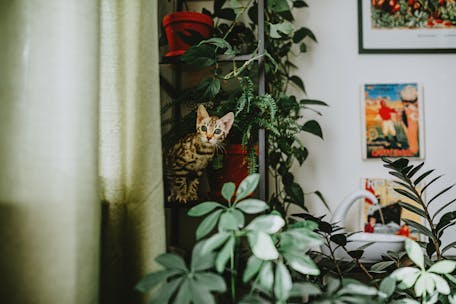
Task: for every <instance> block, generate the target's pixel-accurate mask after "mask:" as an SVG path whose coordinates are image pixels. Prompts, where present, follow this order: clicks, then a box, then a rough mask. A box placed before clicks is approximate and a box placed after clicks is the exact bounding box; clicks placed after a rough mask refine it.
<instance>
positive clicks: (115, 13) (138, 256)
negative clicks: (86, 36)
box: [99, 0, 165, 303]
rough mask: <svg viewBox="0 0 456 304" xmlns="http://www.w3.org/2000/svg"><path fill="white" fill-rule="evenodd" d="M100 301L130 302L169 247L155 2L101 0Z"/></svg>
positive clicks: (146, 0) (147, 0)
mask: <svg viewBox="0 0 456 304" xmlns="http://www.w3.org/2000/svg"><path fill="white" fill-rule="evenodd" d="M100 24H101V29H100V32H101V50H100V53H101V57H100V58H101V61H100V126H99V129H100V149H99V154H100V165H99V168H100V175H101V185H102V187H101V191H102V192H101V194H102V198H103V201H104V208H103V229H102V240H103V242H102V260H101V261H102V268H101V269H102V273H101V287H102V301H103V302H106V303H127V302H130V303H131V301H132V299H133V297H135V295H134V291H133V286H134V284H135V282H136V281H137V280H138V279H139V278H140V277H141V276H142V275H143V274H144V272H145V271H146V270H151V269H152V268H153V264H152V263H153V258H154V257H155V256H156V255H158V254H159V253H162V252H164V250H165V239H164V236H165V232H164V230H165V222H164V211H163V190H162V186H163V185H162V170H161V168H162V167H161V166H162V160H161V145H160V142H161V135H160V108H159V105H160V102H159V89H160V88H159V78H158V37H157V35H158V31H157V2H156V1H150V0H141V1H139V0H138V1H112V0H101V23H100Z"/></svg>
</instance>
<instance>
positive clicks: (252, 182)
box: [236, 173, 260, 202]
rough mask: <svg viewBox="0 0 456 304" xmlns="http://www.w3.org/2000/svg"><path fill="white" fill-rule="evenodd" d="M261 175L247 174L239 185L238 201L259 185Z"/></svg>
mask: <svg viewBox="0 0 456 304" xmlns="http://www.w3.org/2000/svg"><path fill="white" fill-rule="evenodd" d="M259 182H260V175H259V174H258V173H254V174H251V175H249V176H247V177H246V178H245V179H244V180H243V181H242V182H241V184H240V185H239V187H238V189H237V192H236V202H239V201H240V200H241V199H243V198H245V197H247V196H249V195H250V194H251V193H252V192H253V191H254V190H255V189H256V187H257V186H258V183H259Z"/></svg>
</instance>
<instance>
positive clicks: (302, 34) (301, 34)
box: [293, 27, 317, 43]
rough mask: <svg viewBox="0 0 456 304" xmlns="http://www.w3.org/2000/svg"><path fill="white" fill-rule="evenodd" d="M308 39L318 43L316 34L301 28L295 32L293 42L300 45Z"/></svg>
mask: <svg viewBox="0 0 456 304" xmlns="http://www.w3.org/2000/svg"><path fill="white" fill-rule="evenodd" d="M306 37H309V38H310V39H312V40H313V41H315V42H317V37H315V35H314V33H313V32H312V31H311V30H310V29H308V28H306V27H301V28H300V29H298V30H296V31H295V32H294V35H293V42H294V43H299V42H301V41H302V40H303V39H304V38H306Z"/></svg>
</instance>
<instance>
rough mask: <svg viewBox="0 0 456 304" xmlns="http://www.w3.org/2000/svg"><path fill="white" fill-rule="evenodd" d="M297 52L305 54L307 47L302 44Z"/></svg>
mask: <svg viewBox="0 0 456 304" xmlns="http://www.w3.org/2000/svg"><path fill="white" fill-rule="evenodd" d="M299 51H300V52H301V53H305V52H307V45H306V44H305V43H304V42H303V43H301V44H300V45H299Z"/></svg>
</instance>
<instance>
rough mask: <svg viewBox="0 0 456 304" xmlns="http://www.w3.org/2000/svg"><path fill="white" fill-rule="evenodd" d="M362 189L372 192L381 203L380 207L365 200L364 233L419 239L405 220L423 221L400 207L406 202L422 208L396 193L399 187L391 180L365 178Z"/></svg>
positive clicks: (363, 213) (363, 214)
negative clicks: (395, 189)
mask: <svg viewBox="0 0 456 304" xmlns="http://www.w3.org/2000/svg"><path fill="white" fill-rule="evenodd" d="M362 187H363V188H364V189H366V190H367V191H370V192H372V193H373V194H374V195H375V197H377V199H378V201H379V204H378V205H374V204H373V202H371V201H370V200H369V199H364V200H363V204H362V208H361V219H362V227H363V230H364V232H370V233H387V234H397V235H404V236H407V237H411V238H413V239H418V233H417V232H416V231H414V229H413V228H412V227H409V226H408V225H407V224H406V223H405V222H404V221H403V219H409V220H412V221H415V222H418V223H420V224H421V223H422V219H421V218H420V216H418V215H416V214H415V213H413V212H410V211H409V210H407V209H405V208H403V207H401V206H400V203H401V202H405V203H409V204H411V205H413V206H416V207H418V208H420V206H419V205H418V203H416V202H414V201H413V200H411V199H409V198H407V197H404V196H403V195H400V194H399V193H397V192H396V191H394V188H398V185H397V184H395V183H394V182H393V181H392V180H390V179H385V178H364V179H362Z"/></svg>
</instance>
